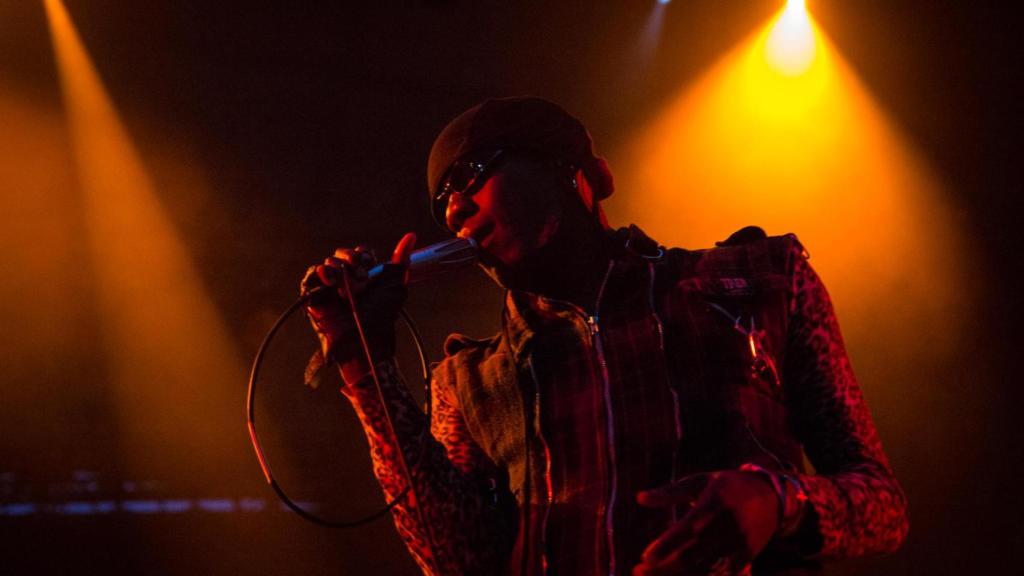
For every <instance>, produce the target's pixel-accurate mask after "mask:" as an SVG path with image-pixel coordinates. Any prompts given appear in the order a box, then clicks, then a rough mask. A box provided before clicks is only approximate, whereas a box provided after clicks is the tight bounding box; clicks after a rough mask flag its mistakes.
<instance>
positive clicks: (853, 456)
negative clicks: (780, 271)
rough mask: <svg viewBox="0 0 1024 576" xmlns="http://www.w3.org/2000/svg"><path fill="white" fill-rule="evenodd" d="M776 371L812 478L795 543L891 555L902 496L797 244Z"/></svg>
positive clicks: (819, 551) (826, 303)
mask: <svg viewBox="0 0 1024 576" xmlns="http://www.w3.org/2000/svg"><path fill="white" fill-rule="evenodd" d="M793 260H794V284H795V286H794V287H795V292H794V301H793V303H792V304H793V308H792V310H791V313H792V317H791V323H790V329H789V334H788V336H787V337H788V351H787V354H786V358H785V366H784V371H785V372H784V374H785V379H786V381H787V382H788V385H787V388H788V389H789V395H790V398H791V401H792V402H793V405H794V407H795V410H796V420H795V423H796V427H797V433H798V434H799V436H800V439H801V441H802V442H803V443H804V449H805V451H806V453H807V456H808V458H809V459H810V461H811V463H812V464H813V465H814V468H815V471H816V474H815V475H803V476H800V481H801V482H802V483H803V485H804V487H805V488H806V492H807V496H808V503H809V504H810V506H808V507H807V510H806V513H805V515H804V518H803V521H802V524H801V529H800V536H799V545H800V548H801V549H802V551H803V552H805V553H807V554H808V555H815V556H819V557H821V558H843V557H854V556H863V555H869V554H880V553H887V552H892V551H894V550H896V549H897V548H899V546H900V545H901V544H902V543H903V540H904V538H905V537H906V533H907V528H908V523H907V515H906V508H907V502H906V496H905V495H904V493H903V491H902V489H901V488H900V485H899V483H898V482H897V481H896V478H895V477H894V476H893V473H892V469H891V468H890V466H889V462H888V459H887V458H886V456H885V453H884V452H883V451H882V445H881V443H880V441H879V439H878V434H877V432H876V430H875V425H874V422H873V421H872V419H871V415H870V413H869V412H868V408H867V405H866V404H865V403H864V398H863V396H862V395H861V391H860V387H859V386H858V384H857V380H856V377H855V376H854V374H853V370H852V368H851V366H850V361H849V358H848V357H847V354H846V348H845V346H844V344H843V338H842V335H841V334H840V331H839V323H838V322H837V320H836V316H835V313H834V311H833V309H832V302H831V300H830V299H829V295H828V292H827V291H826V290H825V286H824V285H823V284H822V282H821V280H820V279H819V278H818V275H817V274H816V273H815V272H814V270H813V269H812V268H811V266H810V264H809V263H808V262H807V258H806V257H805V255H804V254H803V251H802V249H801V248H799V245H797V246H796V248H795V249H794V254H793Z"/></svg>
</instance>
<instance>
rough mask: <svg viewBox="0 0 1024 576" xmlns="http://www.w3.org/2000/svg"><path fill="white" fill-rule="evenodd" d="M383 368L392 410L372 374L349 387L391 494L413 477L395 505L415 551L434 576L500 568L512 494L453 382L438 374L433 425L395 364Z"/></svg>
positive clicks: (508, 544) (349, 395) (396, 516)
mask: <svg viewBox="0 0 1024 576" xmlns="http://www.w3.org/2000/svg"><path fill="white" fill-rule="evenodd" d="M377 372H378V376H379V378H380V384H381V388H382V390H383V392H384V398H385V402H386V403H387V410H388V413H385V411H384V409H383V406H382V404H381V397H380V394H379V393H378V391H377V389H376V386H375V385H374V382H373V379H372V376H371V375H368V376H367V377H365V378H363V379H362V380H360V381H359V382H356V383H354V384H352V385H348V386H346V387H344V388H342V393H343V394H344V395H345V396H346V397H347V398H348V399H349V400H351V402H352V405H353V407H354V408H355V410H356V413H357V415H358V416H359V420H360V422H361V423H362V425H363V429H364V431H365V432H366V437H367V440H368V441H369V445H370V455H371V458H372V461H373V469H374V473H375V474H376V476H377V479H378V481H379V482H380V485H381V487H382V488H383V490H384V494H385V497H386V498H387V499H388V500H391V499H393V498H396V497H397V496H399V495H400V494H402V492H403V491H404V490H405V489H406V487H408V486H409V485H410V482H411V486H412V489H411V490H410V491H409V492H408V494H406V496H405V497H404V498H403V499H402V500H401V501H400V502H399V503H398V504H397V505H396V506H395V507H394V508H393V516H394V520H395V526H396V527H397V529H398V532H399V534H400V535H401V537H402V539H403V541H404V542H405V544H406V547H407V548H408V549H409V552H410V553H411V554H412V556H413V558H414V559H415V560H416V563H417V564H419V566H420V568H421V569H422V570H423V573H424V574H428V575H432V576H434V575H438V576H439V575H456V574H459V575H462V574H497V573H500V572H501V566H502V565H503V564H504V562H505V558H506V556H507V554H508V551H509V548H511V541H512V538H514V535H510V532H509V531H510V530H511V527H512V526H514V519H512V518H510V517H509V515H508V510H507V509H506V508H505V507H503V506H502V505H501V504H500V503H501V502H504V501H505V500H506V499H504V498H500V497H499V494H498V493H497V492H498V486H499V485H500V483H499V482H498V481H497V480H496V478H498V474H497V472H496V467H495V466H494V465H493V464H492V463H491V462H490V460H489V459H488V458H487V457H486V456H485V455H484V453H483V451H482V450H481V449H480V448H479V447H478V446H477V445H476V443H475V442H473V440H472V439H471V438H470V437H469V435H468V434H467V433H466V432H465V425H464V423H463V422H462V419H461V415H460V413H459V411H458V408H457V405H456V403H455V402H454V401H453V394H452V393H451V391H450V386H449V385H448V383H446V382H439V381H437V379H435V382H434V393H433V396H434V398H433V420H434V422H433V424H432V431H431V430H428V423H427V422H426V416H425V415H424V414H423V412H422V411H421V410H420V409H419V407H418V406H417V405H416V402H415V401H414V400H413V398H412V396H411V395H410V394H409V391H408V388H407V387H406V385H405V382H404V380H403V378H402V377H401V375H400V374H399V371H398V368H397V366H396V365H395V363H394V362H393V361H387V362H381V363H380V364H379V365H378V366H377ZM389 415H390V421H391V424H390V425H389V423H388V416H389ZM392 427H393V430H392ZM431 432H432V433H431ZM506 486H507V484H506Z"/></svg>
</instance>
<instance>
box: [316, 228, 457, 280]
mask: <svg viewBox="0 0 1024 576" xmlns="http://www.w3.org/2000/svg"><path fill="white" fill-rule="evenodd" d="M476 257H477V244H476V240H473V239H472V238H452V239H450V240H445V241H444V242H438V243H437V244H431V245H430V246H426V247H424V248H420V249H419V250H415V251H413V253H412V254H410V255H409V269H408V272H407V282H408V283H409V284H415V283H417V282H422V281H424V280H427V279H430V278H433V277H434V276H437V275H439V274H443V273H445V272H448V271H449V270H455V269H457V268H462V267H464V266H469V265H470V264H475V263H476ZM394 266H396V265H395V264H392V263H391V262H383V263H381V264H377V265H376V266H374V267H373V268H370V269H369V270H367V271H366V275H367V276H368V279H369V280H373V279H374V278H376V277H378V276H380V275H381V273H383V272H384V270H385V269H386V267H394ZM317 270H318V271H322V272H323V276H320V275H318V274H314V275H313V277H312V281H313V282H314V283H317V284H319V283H321V281H322V283H323V284H324V285H327V286H338V285H339V284H340V281H341V280H340V278H337V277H335V273H334V271H333V270H332V269H330V268H328V267H326V266H317Z"/></svg>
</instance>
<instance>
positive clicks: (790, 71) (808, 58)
mask: <svg viewBox="0 0 1024 576" xmlns="http://www.w3.org/2000/svg"><path fill="white" fill-rule="evenodd" d="M815 52H816V46H815V38H814V25H813V24H812V23H811V17H810V15H809V14H808V13H807V4H806V3H805V0H788V2H787V3H786V8H785V9H784V10H783V11H782V14H781V15H779V17H778V19H777V20H776V21H775V24H774V25H773V26H772V28H771V32H769V33H768V39H767V41H766V43H765V55H766V56H767V58H768V63H769V64H770V65H771V66H772V68H773V69H774V70H775V71H776V72H779V73H780V74H783V75H785V76H798V75H800V74H802V73H804V72H806V71H807V69H808V68H810V67H811V63H813V62H814V55H815Z"/></svg>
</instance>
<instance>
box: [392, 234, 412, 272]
mask: <svg viewBox="0 0 1024 576" xmlns="http://www.w3.org/2000/svg"><path fill="white" fill-rule="evenodd" d="M415 247H416V234H415V233H414V232H406V234H405V236H402V239H401V240H399V241H398V245H396V246H395V251H394V253H393V254H392V255H391V263H392V264H401V265H403V266H408V265H409V257H410V256H411V255H412V250H413V248H415Z"/></svg>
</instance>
